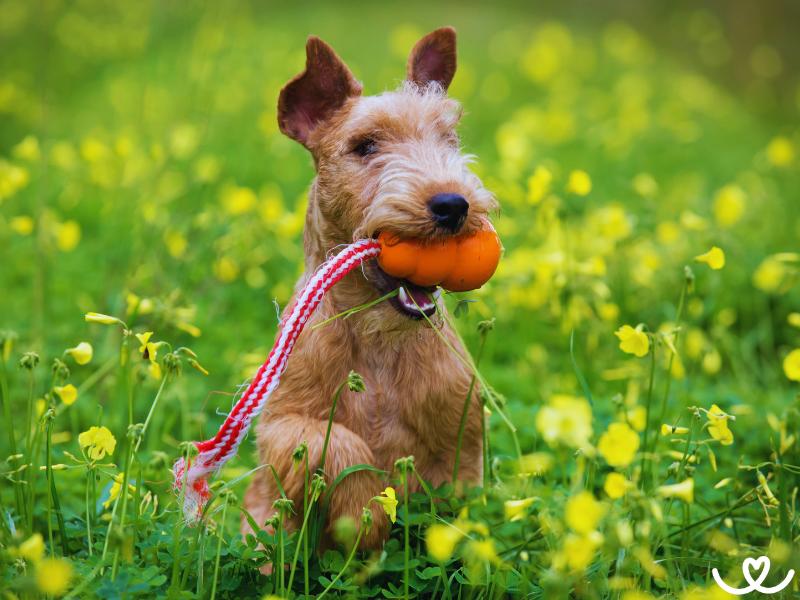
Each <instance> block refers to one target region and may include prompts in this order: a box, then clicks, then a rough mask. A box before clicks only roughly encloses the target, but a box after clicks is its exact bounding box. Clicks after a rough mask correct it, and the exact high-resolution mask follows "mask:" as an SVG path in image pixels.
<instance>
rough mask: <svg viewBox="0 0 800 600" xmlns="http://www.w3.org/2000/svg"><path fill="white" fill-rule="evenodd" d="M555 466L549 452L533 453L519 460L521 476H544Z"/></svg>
mask: <svg viewBox="0 0 800 600" xmlns="http://www.w3.org/2000/svg"><path fill="white" fill-rule="evenodd" d="M552 466H553V456H552V455H551V454H548V453H547V452H532V453H531V454H525V455H523V456H522V457H520V459H519V474H520V475H542V474H544V473H546V472H547V471H549V470H550V468H551V467H552Z"/></svg>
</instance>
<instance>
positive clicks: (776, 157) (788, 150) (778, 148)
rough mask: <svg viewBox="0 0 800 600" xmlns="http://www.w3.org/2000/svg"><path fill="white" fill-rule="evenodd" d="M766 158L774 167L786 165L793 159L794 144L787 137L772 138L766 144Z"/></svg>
mask: <svg viewBox="0 0 800 600" xmlns="http://www.w3.org/2000/svg"><path fill="white" fill-rule="evenodd" d="M767 160H768V161H769V162H770V164H772V165H773V166H775V167H787V166H789V165H790V164H792V161H793V160H794V144H792V142H791V140H790V139H789V138H786V137H783V136H778V137H776V138H772V140H771V141H770V143H769V145H768V146H767Z"/></svg>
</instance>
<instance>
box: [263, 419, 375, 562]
mask: <svg viewBox="0 0 800 600" xmlns="http://www.w3.org/2000/svg"><path fill="white" fill-rule="evenodd" d="M327 426H328V422H327V421H321V420H319V419H313V418H310V417H307V416H302V415H298V414H286V415H275V414H271V415H269V416H267V417H266V418H265V419H264V420H263V421H262V422H261V423H260V425H259V435H258V439H259V444H260V448H259V450H260V457H261V462H262V463H263V464H271V465H272V466H273V467H275V470H276V472H277V474H278V477H279V478H280V480H281V485H282V486H283V489H284V491H285V492H286V496H287V497H288V498H289V499H290V500H292V501H293V502H294V506H295V511H296V513H298V514H297V516H295V518H294V519H292V524H293V526H294V527H297V526H298V525H299V523H301V522H302V515H300V514H299V513H301V512H302V508H303V485H304V478H305V472H304V467H303V465H302V464H298V465H295V464H293V462H292V454H293V451H294V449H295V448H296V447H297V446H298V445H300V444H301V443H302V442H303V441H305V442H306V443H307V444H308V462H309V469H310V471H311V472H312V473H313V472H314V471H315V470H316V469H317V468H319V467H320V461H321V459H322V447H323V445H324V443H325V432H326V429H327ZM358 464H368V465H372V464H374V457H373V455H372V451H371V450H370V448H369V446H368V445H367V443H366V442H365V441H364V440H363V439H362V438H361V437H360V436H359V435H357V434H355V433H353V431H351V430H350V429H348V428H347V427H345V426H344V425H341V424H339V423H334V424H333V427H332V429H331V437H330V441H329V443H328V450H327V453H326V456H325V465H323V466H322V468H323V471H324V473H325V481H326V483H327V484H328V485H331V483H332V482H333V480H334V479H336V477H337V476H338V475H339V473H341V472H342V471H343V470H344V469H346V468H348V467H352V466H354V465H358ZM271 479H272V477H271V476H270V475H269V474H267V475H265V476H263V477H260V478H258V479H257V480H255V481H254V482H253V484H252V485H253V486H256V485H262V486H267V487H268V488H269V489H268V491H267V492H266V493H262V494H249V495H250V497H254V498H258V497H261V498H264V499H265V500H266V499H271V500H272V501H274V500H275V499H276V498H278V497H279V494H278V493H277V489H275V486H274V482H273V481H271ZM382 489H383V488H382V486H381V481H380V480H379V478H378V477H376V476H375V474H374V473H372V472H368V471H359V472H356V473H352V474H351V475H348V476H347V477H346V478H345V479H344V480H343V481H342V482H341V483H340V484H339V485H338V486H337V487H336V489H335V490H333V494H332V496H331V500H330V506H329V513H328V532H329V533H330V528H331V526H332V525H333V523H335V522H336V520H337V519H339V518H341V517H350V518H352V519H353V520H354V521H355V523H356V524H357V525H360V522H361V514H362V510H363V508H364V507H367V506H369V508H370V510H371V511H372V519H373V524H372V527H371V529H370V530H369V531H368V532H364V534H363V535H362V541H361V547H362V548H375V547H378V546H379V545H380V544H381V543H382V542H383V540H384V539H385V537H386V535H387V533H388V522H387V519H386V515H385V513H384V512H383V510H382V508H381V507H380V506H379V505H378V504H377V503H372V504H370V500H371V499H372V498H373V497H374V496H376V495H378V494H379V493H380V492H381V490H382ZM252 508H253V509H257V507H252ZM267 509H268V510H270V512H272V510H271V506H270V507H267ZM248 510H250V507H248ZM251 512H252V510H251Z"/></svg>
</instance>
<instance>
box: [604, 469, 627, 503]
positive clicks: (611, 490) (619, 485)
mask: <svg viewBox="0 0 800 600" xmlns="http://www.w3.org/2000/svg"><path fill="white" fill-rule="evenodd" d="M629 487H630V482H629V481H628V480H627V479H626V478H625V476H624V475H622V474H621V473H617V472H616V471H613V472H611V473H609V474H608V475H606V480H605V483H603V490H604V491H605V493H606V494H607V495H608V497H609V498H613V499H617V498H622V497H623V496H624V495H625V493H626V492H627V491H628V488H629Z"/></svg>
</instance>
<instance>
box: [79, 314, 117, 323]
mask: <svg viewBox="0 0 800 600" xmlns="http://www.w3.org/2000/svg"><path fill="white" fill-rule="evenodd" d="M83 318H84V320H85V321H86V322H87V323H99V324H100V325H114V324H116V323H120V324H121V323H122V321H120V320H119V319H118V318H116V317H112V316H110V315H103V314H101V313H96V312H88V313H86V315H85V316H84V317H83Z"/></svg>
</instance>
